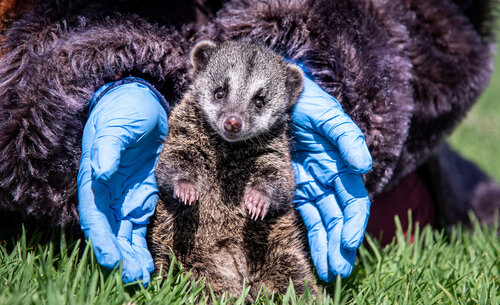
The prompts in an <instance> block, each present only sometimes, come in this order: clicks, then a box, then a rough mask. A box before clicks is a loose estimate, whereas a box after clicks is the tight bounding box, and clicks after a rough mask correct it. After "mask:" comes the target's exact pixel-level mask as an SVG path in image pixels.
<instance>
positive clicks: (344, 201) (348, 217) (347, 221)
mask: <svg viewBox="0 0 500 305" xmlns="http://www.w3.org/2000/svg"><path fill="white" fill-rule="evenodd" d="M334 187H335V190H336V194H337V198H338V200H339V202H340V204H341V205H342V208H343V210H344V226H343V229H342V233H341V237H342V239H341V242H342V247H343V248H345V249H347V250H355V249H357V248H358V247H359V246H360V245H361V243H362V242H363V237H364V234H365V230H366V226H367V224H368V217H369V216H370V205H371V203H370V198H369V197H368V193H367V192H366V189H365V187H364V185H363V180H362V179H361V177H360V176H359V175H357V174H354V173H341V174H339V175H338V176H337V177H336V178H335V179H334Z"/></svg>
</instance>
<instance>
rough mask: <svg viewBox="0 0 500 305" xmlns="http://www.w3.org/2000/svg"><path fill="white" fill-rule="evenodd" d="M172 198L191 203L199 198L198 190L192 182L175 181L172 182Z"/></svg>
mask: <svg viewBox="0 0 500 305" xmlns="http://www.w3.org/2000/svg"><path fill="white" fill-rule="evenodd" d="M174 198H175V199H178V200H179V202H182V203H184V204H187V205H193V204H195V203H196V201H198V199H200V192H199V191H198V188H197V187H196V185H195V184H194V183H191V182H188V181H185V180H184V181H177V182H176V183H174Z"/></svg>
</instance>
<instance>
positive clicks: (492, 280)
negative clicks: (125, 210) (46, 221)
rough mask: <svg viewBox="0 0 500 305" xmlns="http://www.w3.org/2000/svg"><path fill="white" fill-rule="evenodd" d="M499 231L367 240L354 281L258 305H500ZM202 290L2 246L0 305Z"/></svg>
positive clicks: (76, 257) (183, 280)
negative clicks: (126, 280)
mask: <svg viewBox="0 0 500 305" xmlns="http://www.w3.org/2000/svg"><path fill="white" fill-rule="evenodd" d="M397 224H399V222H397ZM410 230H411V229H410ZM497 230H498V227H496V228H491V227H489V228H486V227H480V226H479V224H477V222H475V230H474V231H473V232H472V233H471V232H470V231H468V230H465V229H462V228H455V229H453V230H452V231H451V232H450V233H448V234H444V233H443V232H438V231H434V230H432V229H431V228H430V227H426V228H424V229H423V230H422V231H420V229H419V228H418V227H417V228H415V229H414V230H411V231H412V232H414V234H413V235H414V241H413V243H410V242H409V240H408V238H405V235H404V234H403V230H402V229H401V227H400V226H399V228H398V232H397V236H396V239H395V240H394V241H393V243H392V244H390V245H388V246H386V247H384V248H382V247H380V245H379V244H378V242H377V241H375V240H374V239H372V238H370V237H369V236H367V241H366V243H365V244H364V245H363V246H362V247H361V248H360V251H359V254H358V260H357V262H356V265H355V270H354V273H353V275H352V276H351V277H350V278H349V279H348V280H340V279H337V281H336V282H335V283H333V284H331V285H329V286H328V287H326V289H325V291H324V292H323V293H321V294H320V295H319V296H318V298H317V299H316V300H314V299H313V298H312V296H310V295H307V294H306V295H305V296H304V297H302V298H301V299H297V297H296V296H295V293H294V290H293V287H290V288H289V290H288V292H287V294H285V295H282V296H276V295H275V296H262V297H261V298H260V299H259V300H258V301H257V303H258V304H312V303H316V304H500V239H499V238H498V234H497ZM162 275H164V276H162ZM203 285H204V284H203V282H202V281H194V280H193V279H191V278H190V277H189V276H187V275H183V273H182V269H181V267H180V266H179V265H178V264H177V263H176V262H172V265H171V266H170V268H168V273H167V274H165V272H164V271H163V270H161V271H160V272H159V273H158V274H157V275H156V276H155V277H154V278H153V279H152V282H151V284H150V286H149V287H147V288H144V287H142V286H141V285H123V284H122V282H121V278H120V270H117V271H114V272H108V271H106V270H104V269H103V268H101V267H100V266H99V265H98V264H97V263H96V261H95V259H94V255H93V254H92V250H91V248H90V246H88V245H81V244H80V242H79V241H77V242H71V243H69V244H67V240H66V238H65V236H64V234H62V236H60V237H53V238H52V239H51V241H50V242H48V243H43V242H41V241H40V237H39V236H35V237H34V238H31V239H30V240H27V239H26V234H23V235H22V236H21V238H20V239H19V240H17V241H15V242H14V243H13V246H7V245H6V244H5V243H4V244H2V245H0V304H12V305H14V304H15V305H18V304H106V305H111V304H198V303H202V304H203V303H205V295H204V292H203V291H202V288H203ZM243 301H244V295H242V296H241V297H240V298H239V299H229V298H227V297H225V296H224V297H223V298H221V299H218V300H217V299H215V302H214V303H217V304H229V303H231V304H243V303H244V302H243Z"/></svg>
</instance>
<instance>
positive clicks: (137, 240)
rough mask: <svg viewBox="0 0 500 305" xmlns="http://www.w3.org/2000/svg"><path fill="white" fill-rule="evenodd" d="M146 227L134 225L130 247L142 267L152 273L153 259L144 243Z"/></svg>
mask: <svg viewBox="0 0 500 305" xmlns="http://www.w3.org/2000/svg"><path fill="white" fill-rule="evenodd" d="M146 231H147V227H146V225H134V229H133V231H132V247H133V248H134V249H135V250H136V251H135V252H136V253H137V254H138V259H139V261H140V262H141V264H142V265H143V266H145V267H146V270H148V272H149V273H152V272H153V271H154V264H153V257H151V253H149V250H148V245H147V243H146Z"/></svg>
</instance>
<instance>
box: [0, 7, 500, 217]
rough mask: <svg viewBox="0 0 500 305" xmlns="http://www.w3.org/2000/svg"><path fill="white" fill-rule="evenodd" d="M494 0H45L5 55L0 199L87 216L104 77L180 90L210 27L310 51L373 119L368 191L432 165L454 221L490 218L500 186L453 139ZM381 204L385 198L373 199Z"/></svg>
mask: <svg viewBox="0 0 500 305" xmlns="http://www.w3.org/2000/svg"><path fill="white" fill-rule="evenodd" d="M493 4H494V1H493V0H479V1H474V2H471V1H466V0H453V1H452V0H337V1H330V0H269V1H250V0H229V1H225V2H222V3H220V2H219V1H214V0H207V1H203V0H198V1H197V0H192V1H184V2H182V4H180V3H179V2H178V1H148V2H146V4H144V3H142V2H140V1H135V0H108V1H81V0H64V1H55V0H53V1H42V0H40V1H39V3H38V4H36V7H35V8H34V9H33V10H30V11H29V12H28V13H26V14H24V15H23V16H21V17H19V18H18V19H17V20H16V21H14V22H13V23H12V24H11V25H10V26H9V28H8V29H7V31H6V40H5V42H4V43H3V45H2V49H3V52H4V55H3V58H1V60H0V210H4V211H5V210H7V211H11V212H12V211H16V213H21V214H22V215H24V216H25V217H27V218H28V219H32V220H36V221H40V222H44V223H48V224H50V225H57V226H73V225H75V224H77V223H78V214H77V185H76V176H77V170H78V162H79V157H80V150H81V135H82V130H83V126H84V124H85V121H86V118H87V115H88V103H89V101H90V99H91V97H92V95H93V93H94V91H95V90H96V89H97V88H98V87H99V86H100V85H102V84H103V83H105V82H106V81H108V80H111V79H114V77H115V76H116V75H119V74H122V75H127V74H134V75H138V76H141V77H144V78H146V79H148V80H149V81H151V82H152V83H154V84H156V85H157V86H158V89H159V90H160V91H161V92H162V93H163V94H164V95H165V97H166V99H167V100H168V101H169V102H170V103H171V104H175V103H176V102H177V101H179V99H180V97H181V95H182V93H183V91H184V90H185V89H186V87H187V84H188V83H189V81H190V80H189V75H188V73H187V68H188V67H187V65H188V56H187V55H188V53H189V50H190V47H191V46H192V45H193V43H194V42H195V41H197V40H200V39H207V38H209V39H212V40H216V41H222V40H227V39H241V40H246V41H253V42H258V43H262V44H264V45H266V46H268V47H270V48H271V49H273V50H274V51H276V52H277V53H280V54H282V55H283V56H286V57H287V58H290V59H292V60H294V61H299V62H301V63H303V64H304V65H305V66H306V67H307V69H308V70H309V72H310V73H311V74H312V76H313V77H314V79H315V81H316V82H317V83H318V84H319V85H320V86H321V87H322V88H323V89H324V90H326V91H327V92H328V93H330V94H331V95H333V96H335V97H336V98H337V99H338V100H339V101H340V102H341V104H342V106H343V107H344V110H345V111H346V112H347V113H348V114H349V115H350V116H351V117H352V118H353V120H354V121H355V122H356V123H357V124H358V126H359V127H360V128H361V129H362V130H363V132H364V134H365V136H366V139H367V142H368V145H369V148H370V151H371V153H372V156H373V161H374V162H373V169H372V171H371V172H370V173H368V174H367V175H365V177H364V179H365V184H366V187H367V189H368V191H369V193H370V195H371V196H372V198H373V197H375V196H376V195H377V194H380V193H381V192H384V191H390V190H391V189H392V188H394V187H395V186H397V185H398V182H399V181H400V180H401V179H402V178H403V177H404V176H406V175H407V174H409V173H411V172H414V171H415V170H417V169H425V172H426V173H427V174H426V178H425V181H426V184H427V186H428V188H429V190H430V193H431V194H433V201H434V203H435V205H436V206H438V210H439V211H443V213H442V216H443V217H444V219H445V220H446V222H447V223H452V222H454V221H457V220H465V219H466V211H467V210H468V209H473V210H474V211H475V212H476V214H477V215H478V216H479V218H480V219H483V220H487V221H491V220H492V219H491V217H492V213H491V210H492V209H493V208H495V207H497V208H498V207H500V188H499V187H498V185H497V184H496V183H495V182H493V181H491V179H489V178H488V177H487V176H485V175H484V174H483V173H482V172H481V171H479V169H477V167H475V166H474V165H472V164H470V163H469V162H467V161H465V160H464V159H462V158H461V157H460V156H458V155H457V154H456V153H454V152H453V151H451V150H450V149H449V148H448V147H447V146H446V145H445V144H443V141H444V140H443V139H444V138H445V136H446V135H447V134H449V133H450V132H451V130H452V129H453V128H454V127H455V126H456V124H457V123H458V122H459V121H460V119H462V118H463V116H464V115H465V113H466V111H467V110H468V109H469V108H470V107H471V106H472V104H473V103H474V102H475V101H476V99H477V98H478V96H479V94H480V93H481V92H482V91H483V89H484V88H485V87H486V85H487V84H488V81H489V78H490V75H491V73H492V69H493V60H492V53H493V50H494V35H493V32H492V16H491V11H492V10H493V7H492V6H493ZM375 204H376V202H375Z"/></svg>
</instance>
